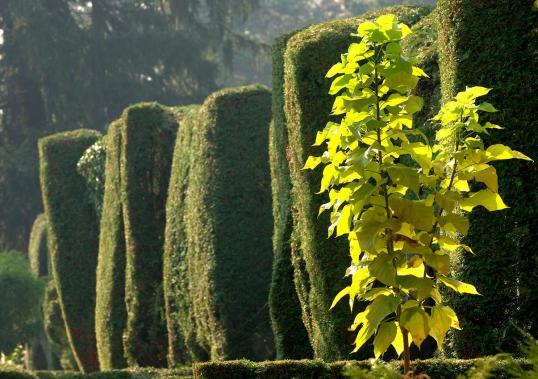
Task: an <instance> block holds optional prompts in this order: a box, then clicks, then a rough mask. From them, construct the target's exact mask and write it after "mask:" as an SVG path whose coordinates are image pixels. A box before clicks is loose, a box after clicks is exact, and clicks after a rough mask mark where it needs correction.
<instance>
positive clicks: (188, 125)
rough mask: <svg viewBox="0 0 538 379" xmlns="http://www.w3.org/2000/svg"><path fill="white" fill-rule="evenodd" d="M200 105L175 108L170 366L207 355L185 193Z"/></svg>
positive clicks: (168, 254)
mask: <svg viewBox="0 0 538 379" xmlns="http://www.w3.org/2000/svg"><path fill="white" fill-rule="evenodd" d="M198 109H199V106H197V105H193V106H188V107H180V108H177V109H176V110H175V113H176V117H177V118H178V122H179V129H178V133H177V137H176V145H175V148H174V157H173V161H172V172H171V176H170V184H169V186H168V199H167V202H166V229H165V243H164V257H163V274H164V279H163V284H164V300H165V307H166V323H167V330H168V365H169V366H170V367H172V366H174V365H177V364H179V363H181V362H185V361H197V360H204V359H206V358H207V354H206V353H205V351H204V350H203V348H202V347H201V346H200V345H199V344H198V342H197V341H196V331H195V327H194V325H195V321H194V317H193V316H194V315H193V312H192V311H191V309H192V304H191V302H192V301H193V300H194V298H195V297H196V295H194V296H190V293H189V291H190V290H189V278H188V275H187V273H188V266H189V264H188V257H187V242H186V234H185V219H184V215H185V196H186V194H187V189H188V184H189V171H190V165H191V156H192V154H191V150H192V137H193V134H194V133H196V130H197V127H198V117H197V116H198Z"/></svg>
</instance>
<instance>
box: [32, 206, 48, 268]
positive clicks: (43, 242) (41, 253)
mask: <svg viewBox="0 0 538 379" xmlns="http://www.w3.org/2000/svg"><path fill="white" fill-rule="evenodd" d="M28 261H29V262H30V268H31V270H32V273H33V274H34V275H35V276H36V277H41V276H47V275H49V258H48V247H47V219H46V217H45V214H44V213H41V214H39V215H38V216H37V217H36V219H35V221H34V225H33V226H32V232H31V233H30V240H29V241H28Z"/></svg>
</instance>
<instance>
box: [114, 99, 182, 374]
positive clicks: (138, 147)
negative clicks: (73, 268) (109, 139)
mask: <svg viewBox="0 0 538 379" xmlns="http://www.w3.org/2000/svg"><path fill="white" fill-rule="evenodd" d="M123 122H124V124H125V125H124V127H123V129H122V135H121V138H122V145H121V169H120V170H121V180H120V187H121V198H122V207H123V221H124V227H125V238H126V271H125V303H126V306H127V326H126V331H125V336H124V349H125V355H126V357H127V363H128V364H129V365H130V366H134V365H138V366H152V367H164V366H165V365H166V351H167V340H166V322H165V319H164V310H163V308H164V298H163V242H164V227H165V205H166V204H165V203H166V193H167V189H168V181H169V178H170V167H171V164H172V153H173V149H174V141H175V136H176V132H177V122H176V120H175V118H174V117H173V115H172V114H171V113H170V111H168V110H167V109H165V108H164V107H162V106H160V105H158V104H156V103H141V104H137V105H134V106H132V107H129V108H127V109H126V110H125V111H124V113H123Z"/></svg>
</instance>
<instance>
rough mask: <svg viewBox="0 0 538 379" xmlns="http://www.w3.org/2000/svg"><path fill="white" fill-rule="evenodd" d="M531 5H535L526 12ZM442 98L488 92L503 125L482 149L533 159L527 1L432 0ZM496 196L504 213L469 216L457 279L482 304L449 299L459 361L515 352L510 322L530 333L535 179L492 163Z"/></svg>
mask: <svg viewBox="0 0 538 379" xmlns="http://www.w3.org/2000/svg"><path fill="white" fill-rule="evenodd" d="M533 3H534V6H533ZM437 8H438V14H439V19H438V31H439V49H440V63H441V83H442V94H443V99H444V100H445V101H446V100H448V99H450V98H451V97H452V96H453V95H454V94H455V93H456V92H457V91H460V90H462V89H464V88H465V86H466V85H468V86H473V85H481V86H485V87H491V88H493V90H492V91H491V92H490V94H489V95H488V98H487V99H486V100H487V101H489V102H491V103H493V104H494V105H495V107H496V108H498V109H500V110H501V111H500V112H499V113H495V114H493V115H492V117H491V122H494V123H498V124H500V125H502V126H503V127H504V128H505V129H504V130H496V131H495V133H492V134H491V137H489V138H488V141H486V142H487V144H494V143H503V144H506V145H509V146H513V147H514V148H517V149H518V150H520V151H521V152H523V153H524V154H527V155H528V156H530V157H531V158H533V159H534V160H536V159H537V158H538V155H537V153H536V146H538V134H537V133H536V131H537V130H538V98H537V92H536V83H538V70H537V67H538V9H536V2H534V1H532V0H482V1H474V0H439V1H438V2H437ZM496 168H497V174H498V176H499V185H500V191H501V192H502V193H503V198H504V200H505V202H506V204H508V205H509V206H510V207H511V208H510V209H509V210H507V211H505V212H502V213H500V214H489V213H488V212H477V213H476V214H473V216H472V218H471V225H473V226H472V228H471V231H470V233H469V237H468V238H469V244H470V245H471V246H473V247H475V251H476V253H477V254H476V256H473V255H462V256H459V257H458V258H459V260H458V261H457V267H456V271H457V272H458V276H459V277H460V278H461V279H462V280H464V281H469V282H472V283H475V284H476V287H477V289H478V290H479V291H480V292H481V293H482V295H483V296H481V297H473V298H470V297H464V298H455V299H454V300H453V302H452V303H453V306H454V308H455V310H456V311H457V313H458V315H459V316H460V321H461V325H462V328H463V330H462V331H461V332H460V333H456V334H455V336H454V339H453V349H454V351H455V352H456V354H457V355H458V356H460V357H462V358H470V357H476V356H479V355H487V354H494V353H496V352H497V351H516V350H517V349H518V347H517V344H516V343H515V339H514V333H515V334H517V333H518V332H517V331H515V330H514V328H512V326H511V324H510V321H513V322H514V323H515V324H517V325H518V326H520V327H523V328H524V329H527V330H528V331H530V332H531V333H532V334H533V335H534V336H535V337H536V336H537V335H538V308H537V307H536V304H537V303H538V261H537V259H536V251H537V250H538V241H537V239H536V236H537V235H538V222H537V221H536V220H538V206H537V205H538V192H537V191H536V188H537V187H538V172H537V166H536V165H535V164H534V165H533V164H530V163H527V162H517V163H515V162H510V164H509V165H508V164H503V163H502V162H499V163H498V164H496Z"/></svg>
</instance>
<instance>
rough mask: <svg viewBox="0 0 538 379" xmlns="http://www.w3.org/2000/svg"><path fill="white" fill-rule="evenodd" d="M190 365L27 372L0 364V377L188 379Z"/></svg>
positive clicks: (15, 378)
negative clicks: (81, 371)
mask: <svg viewBox="0 0 538 379" xmlns="http://www.w3.org/2000/svg"><path fill="white" fill-rule="evenodd" d="M191 373H192V370H191V368H190V367H182V368H178V369H174V370H167V369H151V368H130V369H125V370H112V371H105V372H94V373H89V374H82V373H79V372H75V371H35V372H29V371H24V370H21V369H17V368H14V367H3V366H1V365H0V379H190V378H192V375H191Z"/></svg>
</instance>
